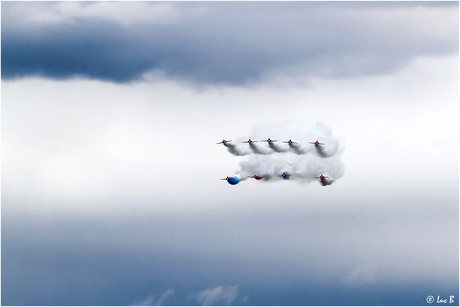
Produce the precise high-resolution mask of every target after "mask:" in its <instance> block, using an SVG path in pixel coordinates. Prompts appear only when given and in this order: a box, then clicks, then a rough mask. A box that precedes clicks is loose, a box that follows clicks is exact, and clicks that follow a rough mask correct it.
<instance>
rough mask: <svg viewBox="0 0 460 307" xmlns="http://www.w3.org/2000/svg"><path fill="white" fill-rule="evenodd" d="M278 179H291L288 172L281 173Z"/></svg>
mask: <svg viewBox="0 0 460 307" xmlns="http://www.w3.org/2000/svg"><path fill="white" fill-rule="evenodd" d="M280 177H281V178H283V179H289V177H291V174H289V173H288V172H283V173H282V174H281V175H280Z"/></svg>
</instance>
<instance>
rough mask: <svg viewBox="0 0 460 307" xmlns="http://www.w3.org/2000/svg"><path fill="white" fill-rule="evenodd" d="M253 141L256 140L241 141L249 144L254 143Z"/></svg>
mask: <svg viewBox="0 0 460 307" xmlns="http://www.w3.org/2000/svg"><path fill="white" fill-rule="evenodd" d="M255 142H257V141H253V140H251V139H249V140H247V141H246V142H243V143H249V144H251V143H255Z"/></svg>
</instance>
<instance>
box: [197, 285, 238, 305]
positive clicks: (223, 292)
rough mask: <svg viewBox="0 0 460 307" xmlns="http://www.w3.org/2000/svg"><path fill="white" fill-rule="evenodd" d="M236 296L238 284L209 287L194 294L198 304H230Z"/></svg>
mask: <svg viewBox="0 0 460 307" xmlns="http://www.w3.org/2000/svg"><path fill="white" fill-rule="evenodd" d="M237 297H238V286H233V287H223V286H219V287H216V288H209V289H206V290H204V291H201V292H198V293H196V294H195V298H196V300H197V302H198V304H200V305H202V306H211V305H225V306H228V305H231V304H233V303H234V302H235V301H236V299H237Z"/></svg>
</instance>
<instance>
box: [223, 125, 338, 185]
mask: <svg viewBox="0 0 460 307" xmlns="http://www.w3.org/2000/svg"><path fill="white" fill-rule="evenodd" d="M249 140H250V141H249ZM269 140H270V141H269ZM315 142H316V144H315ZM342 143H343V142H342V141H341V139H339V138H337V137H334V136H333V135H332V131H331V129H330V128H329V127H328V126H326V125H325V124H323V123H320V122H317V123H316V124H314V125H312V124H305V123H293V124H288V125H285V126H267V125H259V126H257V127H256V128H255V129H254V131H253V132H252V133H251V134H250V135H248V136H246V138H236V139H235V140H233V141H231V142H226V143H223V145H224V146H225V147H226V148H227V149H228V151H229V152H230V153H231V154H233V155H235V156H249V157H248V159H247V160H246V161H242V162H240V170H239V171H237V172H236V176H235V177H237V178H238V179H239V180H246V179H247V178H250V177H253V178H255V179H257V180H261V181H269V180H275V179H276V180H283V179H291V180H299V181H304V182H309V181H313V180H317V181H319V182H320V183H321V184H322V185H323V186H326V185H330V184H332V183H333V182H334V181H335V180H337V179H338V178H340V177H342V176H343V173H344V165H343V163H342V162H341V161H340V153H341V152H342V150H343V144H342ZM286 172H287V174H288V175H289V176H282V174H283V173H285V174H286ZM321 176H322V177H321Z"/></svg>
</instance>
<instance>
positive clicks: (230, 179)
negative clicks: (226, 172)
mask: <svg viewBox="0 0 460 307" xmlns="http://www.w3.org/2000/svg"><path fill="white" fill-rule="evenodd" d="M221 180H227V182H228V183H229V184H231V185H235V184H237V183H238V182H240V179H239V178H238V177H228V176H227V178H223V179H221Z"/></svg>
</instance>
